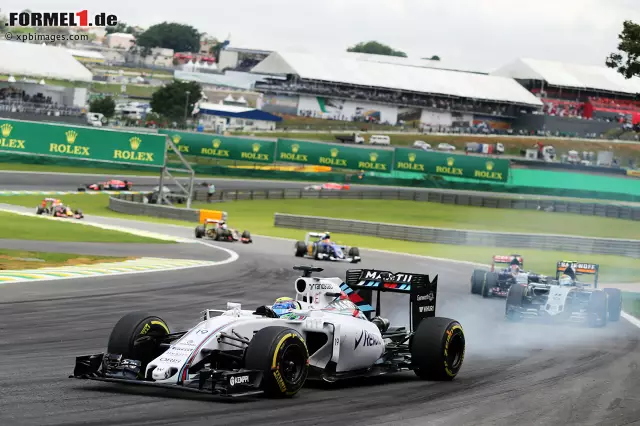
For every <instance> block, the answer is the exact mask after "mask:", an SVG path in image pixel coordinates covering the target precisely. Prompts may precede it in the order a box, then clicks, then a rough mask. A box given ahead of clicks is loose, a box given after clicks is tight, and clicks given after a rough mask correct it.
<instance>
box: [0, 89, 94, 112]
mask: <svg viewBox="0 0 640 426" xmlns="http://www.w3.org/2000/svg"><path fill="white" fill-rule="evenodd" d="M0 111H2V112H12V113H30V114H38V115H49V116H80V115H82V113H83V112H82V109H81V108H76V107H68V106H64V105H59V104H58V103H57V102H53V100H52V98H51V96H44V95H43V94H42V93H37V94H35V95H29V94H27V93H26V92H25V91H24V90H16V89H11V88H3V89H0Z"/></svg>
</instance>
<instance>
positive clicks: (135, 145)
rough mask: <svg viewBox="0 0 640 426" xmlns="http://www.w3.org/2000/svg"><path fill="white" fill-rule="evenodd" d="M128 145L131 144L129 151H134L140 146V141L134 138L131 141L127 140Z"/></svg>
mask: <svg viewBox="0 0 640 426" xmlns="http://www.w3.org/2000/svg"><path fill="white" fill-rule="evenodd" d="M129 143H130V144H131V149H132V150H134V151H136V150H137V149H138V148H140V144H141V143H142V139H140V138H138V137H135V136H134V137H132V138H131V139H129Z"/></svg>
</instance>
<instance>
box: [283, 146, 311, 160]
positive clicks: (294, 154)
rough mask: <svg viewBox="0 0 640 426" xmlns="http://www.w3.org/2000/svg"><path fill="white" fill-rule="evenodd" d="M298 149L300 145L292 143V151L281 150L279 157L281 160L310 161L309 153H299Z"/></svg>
mask: <svg viewBox="0 0 640 426" xmlns="http://www.w3.org/2000/svg"><path fill="white" fill-rule="evenodd" d="M298 151H300V145H298V144H297V143H294V144H293V145H291V152H280V153H279V154H280V155H279V156H278V158H279V159H280V160H285V161H293V162H295V163H308V162H309V158H308V157H307V154H298Z"/></svg>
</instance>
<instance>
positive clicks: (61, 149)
mask: <svg viewBox="0 0 640 426" xmlns="http://www.w3.org/2000/svg"><path fill="white" fill-rule="evenodd" d="M64 136H65V138H66V140H67V143H66V144H65V143H50V144H49V152H55V153H56V154H69V155H78V156H81V157H89V156H91V153H90V152H89V147H88V146H82V145H74V144H75V143H76V140H77V139H78V132H76V131H75V130H68V131H66V132H65V133H64Z"/></svg>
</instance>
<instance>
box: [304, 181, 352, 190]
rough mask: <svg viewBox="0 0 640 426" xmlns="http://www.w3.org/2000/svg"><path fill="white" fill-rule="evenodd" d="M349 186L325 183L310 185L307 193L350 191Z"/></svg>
mask: <svg viewBox="0 0 640 426" xmlns="http://www.w3.org/2000/svg"><path fill="white" fill-rule="evenodd" d="M349 188H350V186H349V185H343V184H341V183H323V184H322V185H309V186H305V187H304V190H305V191H348V190H349Z"/></svg>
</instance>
